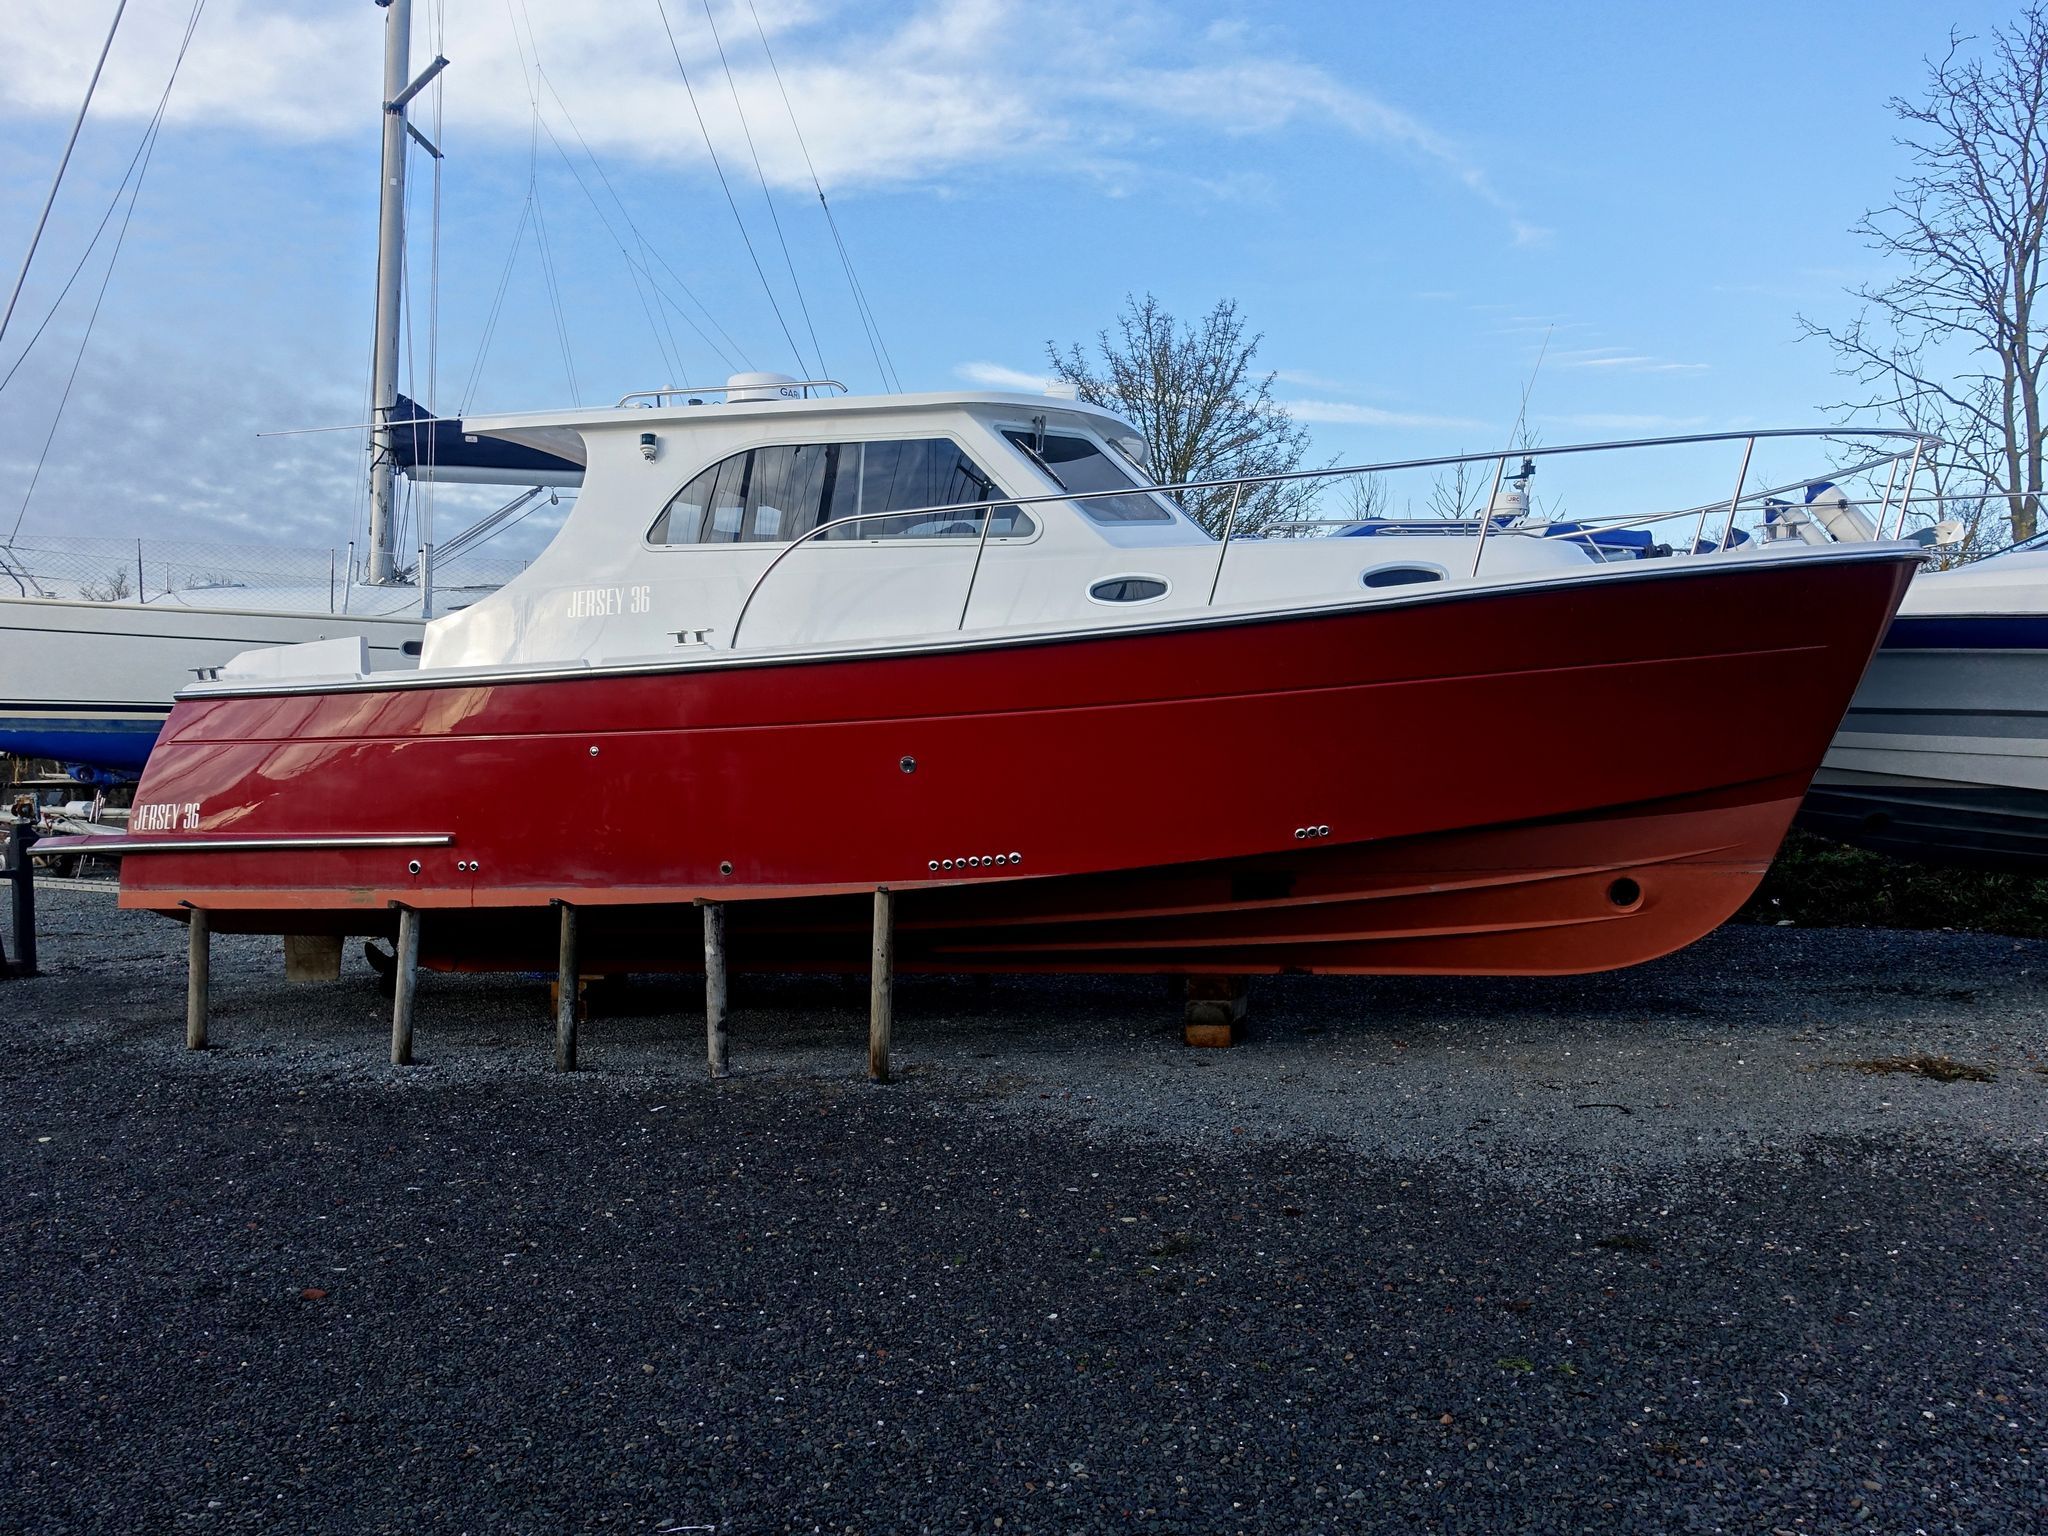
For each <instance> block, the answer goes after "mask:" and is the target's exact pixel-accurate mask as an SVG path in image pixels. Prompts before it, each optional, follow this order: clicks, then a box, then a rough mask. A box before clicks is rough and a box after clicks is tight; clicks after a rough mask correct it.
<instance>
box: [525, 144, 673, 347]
mask: <svg viewBox="0 0 2048 1536" xmlns="http://www.w3.org/2000/svg"><path fill="white" fill-rule="evenodd" d="M541 130H542V131H543V132H544V133H546V134H547V136H548V142H549V143H550V144H552V145H554V146H555V153H556V154H557V155H559V156H561V159H562V164H563V166H565V167H566V168H567V170H568V172H569V174H570V175H571V176H573V177H574V178H575V179H576V185H577V187H579V188H580V189H581V190H582V193H583V196H584V198H585V199H586V200H587V201H588V202H589V204H590V208H591V212H593V213H595V214H596V215H597V220H598V222H599V223H600V224H602V225H603V226H604V232H605V233H606V234H607V235H609V236H611V241H612V244H613V245H615V246H617V247H618V251H619V257H620V259H621V260H623V261H624V262H625V263H626V275H627V276H628V277H630V278H631V279H632V280H633V296H634V297H635V298H636V299H638V300H639V301H640V312H641V313H642V314H643V315H645V316H646V317H647V329H648V330H649V332H651V333H652V335H653V337H654V346H655V350H656V351H658V352H660V353H661V361H662V366H663V367H664V368H666V369H668V370H669V377H670V378H675V379H679V378H682V377H684V374H683V373H682V371H681V369H682V349H681V348H680V347H678V346H677V345H676V340H675V331H674V330H673V328H671V327H669V326H668V325H667V324H666V321H667V315H666V313H665V312H664V311H663V310H662V308H661V306H660V303H659V298H660V295H659V292H658V291H657V293H656V302H654V303H650V302H649V301H648V297H647V290H648V286H649V285H650V284H651V282H652V277H651V275H650V274H648V273H646V272H645V271H644V269H643V267H642V264H641V263H640V262H637V261H635V260H634V259H633V253H632V252H631V251H629V250H627V249H626V243H625V241H623V240H621V239H620V238H619V232H618V231H617V230H616V229H614V228H612V221H611V217H610V215H608V214H607V213H606V212H605V210H604V205H603V204H602V203H600V202H599V201H598V200H597V195H596V194H595V193H593V192H592V191H591V190H590V186H589V183H587V182H586V181H584V179H583V173H582V172H581V171H579V170H578V169H577V168H576V162H575V161H573V160H571V159H570V158H569V151H568V150H566V149H564V148H563V147H562V141H561V139H559V138H558V137H556V135H555V130H554V129H552V128H550V127H548V125H547V123H546V121H545V120H543V121H542V123H541ZM587 152H588V151H587V150H586V153H587ZM592 163H593V164H595V163H596V162H595V161H593V162H592ZM684 318H685V319H688V318H689V317H688V316H687V315H686V316H684ZM698 334H699V335H700V336H701V335H703V332H702V331H701V330H700V331H699V332H698ZM705 339H706V340H707V341H709V340H710V338H709V337H706V338H705Z"/></svg>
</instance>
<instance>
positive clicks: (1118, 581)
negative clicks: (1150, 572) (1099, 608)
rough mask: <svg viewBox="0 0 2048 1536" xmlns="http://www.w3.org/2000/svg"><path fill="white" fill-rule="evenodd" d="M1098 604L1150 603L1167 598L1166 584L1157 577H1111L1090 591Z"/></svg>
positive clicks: (1098, 583)
mask: <svg viewBox="0 0 2048 1536" xmlns="http://www.w3.org/2000/svg"><path fill="white" fill-rule="evenodd" d="M1088 595H1089V596H1090V597H1092V598H1094V599H1095V601H1096V602H1098V603H1149V602H1151V601H1152V600H1153V599H1154V598H1160V597H1164V596H1166V583H1165V582H1164V581H1162V580H1161V579H1160V578H1159V577H1157V576H1111V577H1109V578H1108V579H1107V580H1104V581H1098V582H1096V583H1095V585H1094V586H1092V587H1090V588H1089V589H1088Z"/></svg>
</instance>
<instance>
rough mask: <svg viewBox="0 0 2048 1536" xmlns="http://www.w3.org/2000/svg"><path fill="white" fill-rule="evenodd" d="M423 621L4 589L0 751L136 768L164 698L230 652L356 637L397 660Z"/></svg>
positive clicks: (387, 664)
mask: <svg viewBox="0 0 2048 1536" xmlns="http://www.w3.org/2000/svg"><path fill="white" fill-rule="evenodd" d="M322 596H323V598H324V596H325V593H324V592H323V593H322ZM424 628H425V626H424V625H423V624H422V623H421V621H420V620H419V618H418V617H417V616H413V617H404V616H392V617H384V618H376V617H368V616H365V615H362V614H350V613H329V612H325V611H322V612H319V613H304V612H300V613H290V612H265V611H262V610H259V609H240V608H193V607H185V606H182V605H180V604H176V603H161V604H160V603H149V604H142V603H96V602H83V601H72V600H67V599H62V598H41V597H12V596H0V752H6V753H12V754H14V755H15V756H19V757H38V758H54V759H56V760H57V761H59V762H63V763H67V764H78V765H81V766H84V767H90V768H96V769H100V770H102V771H105V772H110V773H115V774H123V773H133V772H135V771H137V770H139V769H140V768H141V767H142V764H143V762H144V760H145V759H146V758H147V757H148V756H149V749H150V746H151V745H152V744H153V743H154V742H155V740H156V737H157V732H158V731H159V730H161V729H162V727H163V723H164V719H165V717H166V716H167V715H169V713H170V709H171V696H172V695H173V694H175V693H176V692H177V691H178V690H179V689H180V688H183V687H184V686H186V685H187V684H188V683H190V682H192V681H193V680H194V678H195V677H196V676H198V675H199V674H200V673H201V672H203V671H205V670H208V669H211V668H214V667H218V666H220V665H221V664H222V663H223V662H225V661H227V660H228V659H229V658H230V657H232V656H234V655H235V654H237V653H238V652H241V651H246V650H251V649H254V648H257V647H260V646H272V645H293V644H297V643H298V642H300V641H305V640H327V639H334V638H336V637H340V636H353V635H361V636H363V637H364V638H365V639H366V640H367V641H368V642H369V646H370V657H371V663H372V665H374V666H376V667H378V668H380V669H382V668H404V667H410V666H414V665H416V664H417V662H418V659H419V646H420V637H421V635H422V633H423V631H424Z"/></svg>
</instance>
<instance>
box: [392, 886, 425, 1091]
mask: <svg viewBox="0 0 2048 1536" xmlns="http://www.w3.org/2000/svg"><path fill="white" fill-rule="evenodd" d="M419 974H420V915H419V913H418V912H417V911H415V910H414V909H413V908H411V907H400V908H399V909H398V955H397V971H396V977H397V982H398V985H397V987H396V989H394V990H393V992H392V994H391V1065H393V1066H394V1067H409V1066H411V1065H412V998H413V992H414V989H415V988H416V987H417V986H418V984H419Z"/></svg>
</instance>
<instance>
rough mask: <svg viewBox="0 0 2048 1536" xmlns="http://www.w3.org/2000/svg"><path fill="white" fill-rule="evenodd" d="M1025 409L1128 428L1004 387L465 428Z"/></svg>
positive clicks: (625, 410)
mask: <svg viewBox="0 0 2048 1536" xmlns="http://www.w3.org/2000/svg"><path fill="white" fill-rule="evenodd" d="M977 408H993V410H1030V412H1038V414H1059V416H1090V418H1094V420H1098V422H1104V424H1106V426H1116V428H1122V430H1124V432H1130V430H1133V428H1130V424H1128V422H1124V420H1122V418H1120V416H1116V414H1112V412H1106V410H1102V408H1098V406H1090V403H1085V401H1079V399H1067V397H1063V395H1020V393H1004V391H973V393H963V391H936V393H922V395H831V397H821V399H741V401H705V403H702V406H573V408H567V410H551V412H504V414H492V416H465V418H463V430H465V432H481V434H485V436H510V438H518V436H524V434H528V432H537V430H547V428H567V430H571V432H578V430H584V428H592V426H600V428H602V426H633V428H647V426H666V428H670V430H682V428H690V426H723V424H727V422H731V420H735V418H745V420H752V418H764V420H786V422H811V420H840V418H848V416H881V414H918V412H924V414H932V412H956V410H977Z"/></svg>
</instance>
